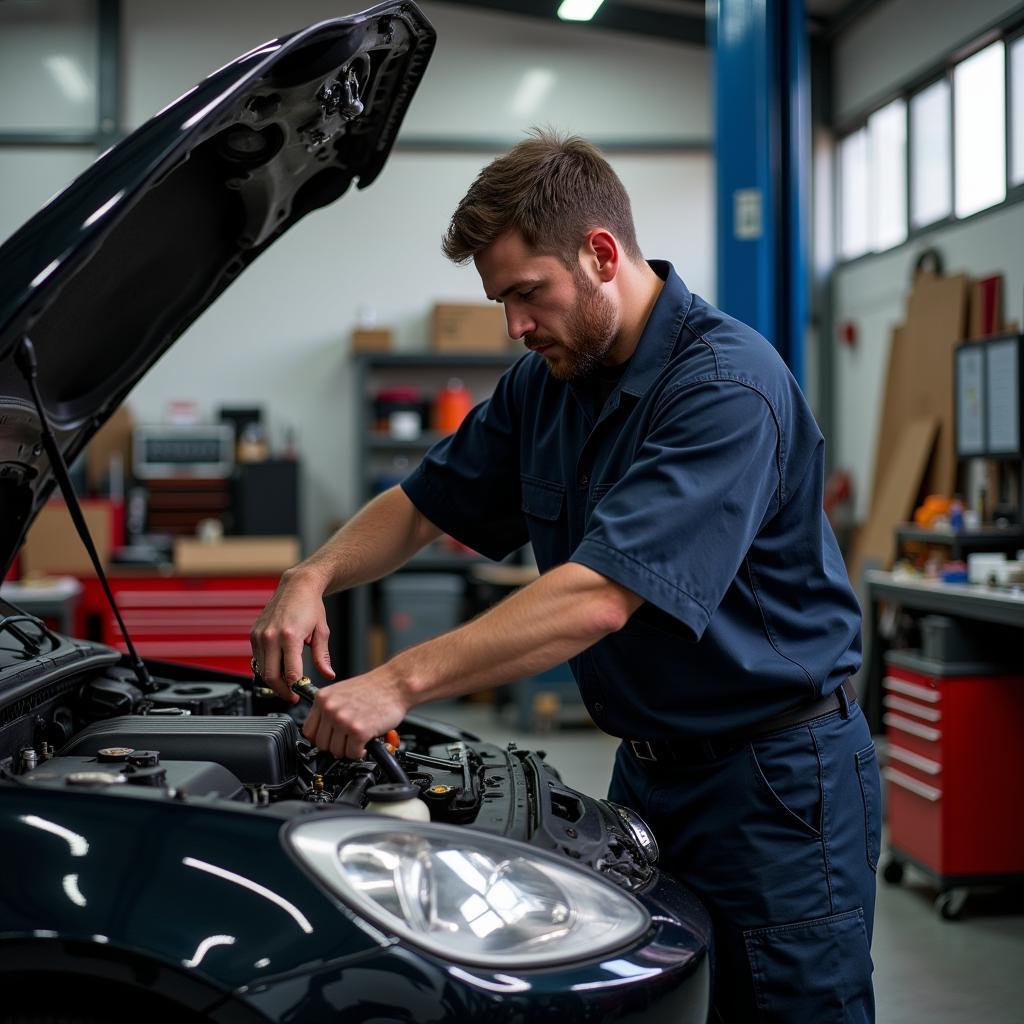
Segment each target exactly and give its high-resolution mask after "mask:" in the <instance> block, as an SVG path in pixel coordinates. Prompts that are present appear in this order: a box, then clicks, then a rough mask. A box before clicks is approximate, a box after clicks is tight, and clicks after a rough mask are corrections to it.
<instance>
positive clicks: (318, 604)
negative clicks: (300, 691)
mask: <svg viewBox="0 0 1024 1024" xmlns="http://www.w3.org/2000/svg"><path fill="white" fill-rule="evenodd" d="M323 594H324V592H323V587H322V586H320V585H319V584H318V583H317V581H316V580H315V579H314V578H312V577H311V576H310V575H308V574H304V573H302V572H301V571H299V570H290V571H289V572H287V573H285V574H284V576H282V577H281V582H280V583H279V584H278V587H277V590H276V591H274V596H273V597H272V598H271V599H270V601H269V602H268V604H267V606H266V608H264V609H263V612H262V613H261V614H260V617H259V618H258V619H257V620H256V624H255V625H254V626H253V627H252V632H251V633H250V634H249V643H250V644H251V645H252V654H253V669H254V671H255V672H256V673H257V674H258V675H260V676H261V677H262V678H263V681H264V682H265V683H266V685H267V686H269V687H271V688H272V689H273V690H275V691H276V692H277V694H278V696H280V697H281V698H283V699H284V700H286V701H288V702H289V703H291V704H294V703H295V702H296V701H297V700H298V699H299V698H298V697H297V696H296V695H295V694H294V693H292V691H291V689H290V687H291V684H292V683H294V682H295V681H296V680H298V679H301V678H302V676H303V674H304V673H303V669H302V648H303V646H304V645H308V646H309V648H310V650H311V651H312V652H313V662H314V664H315V665H316V668H317V671H318V672H320V673H321V675H323V676H325V677H326V678H327V679H333V678H334V669H333V668H332V667H331V657H330V654H329V653H328V649H327V639H328V637H329V636H330V630H329V629H328V628H327V613H326V611H325V610H324V598H323Z"/></svg>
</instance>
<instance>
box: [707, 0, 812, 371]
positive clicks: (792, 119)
mask: <svg viewBox="0 0 1024 1024" xmlns="http://www.w3.org/2000/svg"><path fill="white" fill-rule="evenodd" d="M708 32H709V40H708V42H709V45H710V46H711V49H712V52H713V54H714V62H715V163H716V171H715V175H716V188H717V241H718V258H717V271H718V273H717V277H718V282H717V283H718V296H717V298H718V305H719V306H720V307H721V308H722V309H723V310H725V312H727V313H729V314H730V315H731V316H734V317H736V318H737V319H738V320H742V321H744V322H745V323H748V324H750V326H751V327H754V328H755V329H756V330H758V331H759V332H760V333H761V334H763V335H764V336H765V337H766V338H767V339H768V340H769V341H770V342H771V343H772V344H773V345H774V346H775V347H776V348H777V349H778V350H779V352H780V353H781V354H782V357H783V359H785V361H786V363H787V365H788V366H789V368H790V370H791V371H792V373H793V376H794V377H796V379H797V381H799V382H800V384H801V386H803V383H804V336H805V332H806V330H807V317H808V281H807V268H808V237H809V203H810V194H809V191H810V189H809V184H810V76H809V61H808V44H807V29H806V23H805V18H804V2H803V0H709V3H708Z"/></svg>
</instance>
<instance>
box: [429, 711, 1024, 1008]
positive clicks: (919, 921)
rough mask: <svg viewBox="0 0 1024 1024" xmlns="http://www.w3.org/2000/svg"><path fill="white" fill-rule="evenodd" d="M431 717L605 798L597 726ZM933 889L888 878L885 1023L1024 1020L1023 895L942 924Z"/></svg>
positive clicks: (881, 948)
mask: <svg viewBox="0 0 1024 1024" xmlns="http://www.w3.org/2000/svg"><path fill="white" fill-rule="evenodd" d="M421 710H423V711H424V712H425V713H427V714H430V715H432V716H433V717H436V718H440V719H443V720H445V721H448V722H451V723H453V724H457V725H459V726H461V727H462V728H464V729H467V730H469V731H471V732H474V733H476V734H477V735H478V736H480V737H481V738H482V739H485V740H488V741H489V742H492V743H499V744H502V745H504V744H505V743H507V742H508V741H509V740H515V742H516V743H517V744H518V745H519V746H520V747H531V748H534V749H536V748H540V749H542V750H546V751H547V752H548V760H549V761H550V762H551V763H552V764H553V765H554V766H555V767H557V768H558V770H559V771H560V772H561V774H562V777H563V778H564V780H565V781H566V783H568V784H569V785H570V786H574V787H575V788H576V789H579V790H581V791H583V792H585V793H590V794H592V795H594V796H604V793H605V787H606V785H607V781H608V779H609V777H610V775H611V766H612V761H613V759H614V756H615V749H616V746H617V741H616V740H614V739H612V738H611V737H610V736H605V735H604V734H603V733H600V732H598V731H597V730H596V729H594V728H593V727H591V726H585V725H584V726H580V727H575V728H561V729H554V730H552V731H549V732H544V733H530V732H523V731H521V730H519V729H517V728H516V726H515V724H514V719H513V716H512V710H511V709H508V718H507V720H506V719H505V718H501V719H499V718H498V717H497V716H496V714H495V712H494V710H493V709H492V708H491V707H489V706H487V705H480V704H465V703H449V702H444V703H441V704H436V705H428V706H426V707H424V708H423V709H421ZM933 896H934V893H933V892H932V891H931V890H930V889H929V888H928V887H927V884H926V882H925V880H924V879H923V878H921V877H920V876H915V874H914V872H913V870H912V869H909V870H908V872H907V876H906V878H905V879H904V882H903V884H902V885H900V886H890V885H887V884H886V883H885V882H882V881H881V880H879V886H878V905H877V910H876V914H875V937H874V947H873V949H872V955H873V958H874V962H875V998H876V1003H877V1008H878V1021H879V1024H973V1022H975V1021H978V1022H980V1021H985V1022H986V1024H1022V1022H1024V893H1018V894H1016V895H1013V896H1008V895H1007V894H1006V893H1005V892H1002V893H992V894H981V895H978V896H972V897H971V899H970V900H969V901H968V903H967V906H966V909H965V912H964V918H963V920H961V921H957V922H944V921H941V920H940V919H939V918H938V916H937V915H936V914H935V911H934V910H933V909H932V899H933Z"/></svg>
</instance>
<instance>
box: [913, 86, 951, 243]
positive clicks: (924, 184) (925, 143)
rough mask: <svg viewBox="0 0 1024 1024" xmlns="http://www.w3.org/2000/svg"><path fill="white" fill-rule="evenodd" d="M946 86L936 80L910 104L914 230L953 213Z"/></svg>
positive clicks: (947, 91)
mask: <svg viewBox="0 0 1024 1024" xmlns="http://www.w3.org/2000/svg"><path fill="white" fill-rule="evenodd" d="M949 127H950V126H949V82H948V81H947V80H946V79H945V78H942V79H939V81H937V82H936V83H935V84H934V85H929V86H928V87H927V88H926V89H922V90H921V92H919V93H918V94H917V95H916V96H914V97H913V99H911V101H910V170H911V183H910V223H911V224H912V225H913V227H915V228H921V227H924V226H925V225H926V224H933V223H934V222H935V221H937V220H941V219H942V218H943V217H948V216H949V215H950V213H951V212H952V210H953V180H952V175H951V174H950V168H951V166H952V164H951V152H950V146H949V141H950V140H949Z"/></svg>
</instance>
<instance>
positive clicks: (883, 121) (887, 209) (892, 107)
mask: <svg viewBox="0 0 1024 1024" xmlns="http://www.w3.org/2000/svg"><path fill="white" fill-rule="evenodd" d="M868 140H869V146H868V159H869V168H870V183H871V184H870V188H869V191H868V210H869V212H870V224H869V231H870V243H871V248H872V249H874V250H875V251H876V252H881V251H882V250H883V249H891V248H892V247H893V246H894V245H899V244H900V242H903V241H906V238H907V105H906V103H905V102H904V101H903V100H894V101H893V102H892V103H889V104H887V105H886V106H884V107H882V108H881V109H880V110H876V111H875V112H874V113H873V114H872V115H871V116H870V117H869V118H868Z"/></svg>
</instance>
